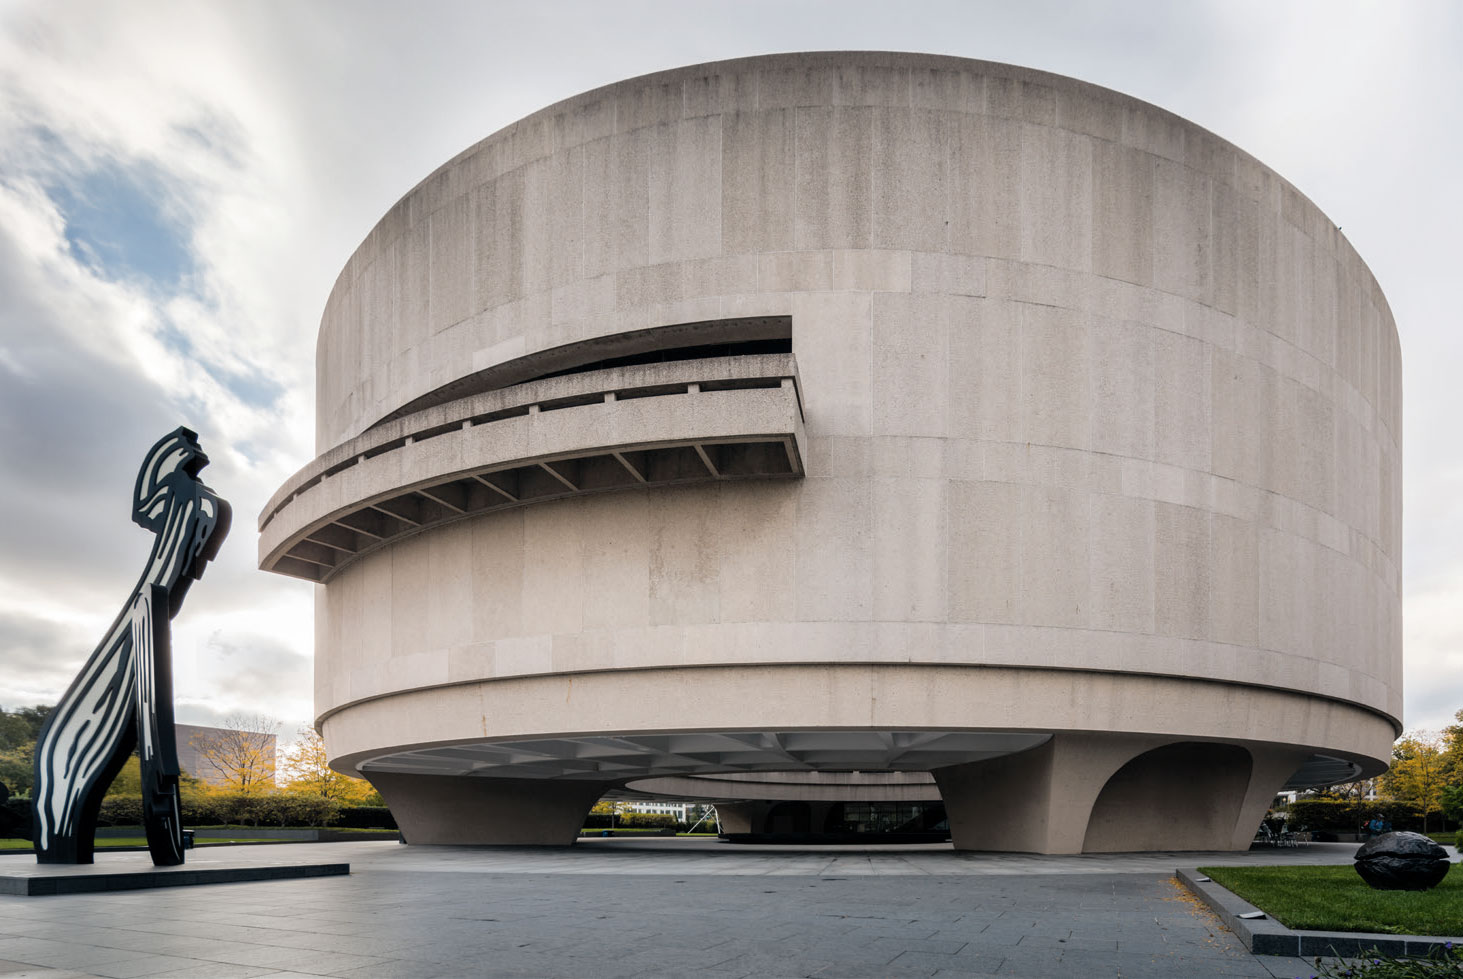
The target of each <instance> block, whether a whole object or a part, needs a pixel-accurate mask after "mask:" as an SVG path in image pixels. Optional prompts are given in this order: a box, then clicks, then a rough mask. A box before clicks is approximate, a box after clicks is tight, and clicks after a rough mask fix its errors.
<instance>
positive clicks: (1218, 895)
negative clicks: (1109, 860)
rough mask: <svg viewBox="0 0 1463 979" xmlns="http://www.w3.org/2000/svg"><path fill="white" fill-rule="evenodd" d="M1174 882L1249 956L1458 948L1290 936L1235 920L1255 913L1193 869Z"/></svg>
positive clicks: (1260, 923) (1399, 939) (1352, 935)
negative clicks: (1208, 910) (1234, 937)
mask: <svg viewBox="0 0 1463 979" xmlns="http://www.w3.org/2000/svg"><path fill="white" fill-rule="evenodd" d="M1174 874H1175V875H1176V876H1177V877H1178V879H1179V881H1180V882H1181V883H1182V884H1183V885H1184V886H1185V887H1187V888H1188V889H1189V890H1190V891H1192V892H1193V893H1194V896H1195V897H1197V898H1198V899H1199V900H1201V901H1203V902H1204V903H1205V904H1207V905H1208V906H1209V907H1210V908H1211V909H1212V910H1213V911H1214V913H1215V914H1217V915H1219V918H1220V920H1221V921H1223V922H1224V924H1225V927H1227V928H1229V930H1230V931H1233V932H1234V933H1235V934H1236V935H1238V936H1239V940H1240V941H1242V942H1244V945H1245V948H1247V949H1249V950H1250V953H1251V954H1252V955H1294V956H1300V957H1301V958H1314V957H1315V956H1317V955H1326V956H1335V957H1337V958H1348V959H1355V958H1362V957H1363V956H1365V955H1366V953H1367V952H1370V951H1372V950H1373V949H1376V950H1377V951H1379V952H1382V953H1384V954H1386V955H1394V956H1396V955H1410V956H1414V957H1421V956H1425V955H1427V954H1429V953H1430V952H1431V951H1432V950H1433V949H1434V948H1438V947H1439V946H1441V945H1443V944H1444V943H1445V942H1452V943H1454V944H1459V943H1463V938H1450V937H1446V936H1437V935H1431V936H1429V935H1386V934H1381V933H1378V932H1367V931H1293V930H1291V929H1289V928H1287V927H1285V926H1284V925H1282V924H1281V923H1280V922H1278V921H1276V920H1275V919H1274V918H1271V917H1269V916H1268V915H1267V916H1266V917H1264V918H1241V917H1239V916H1240V915H1241V914H1246V913H1248V912H1251V911H1258V910H1260V909H1259V908H1257V907H1255V906H1254V905H1253V904H1251V903H1250V902H1248V901H1246V900H1244V899H1243V898H1241V897H1240V896H1239V895H1237V894H1235V893H1234V892H1233V891H1230V890H1227V889H1225V888H1223V887H1220V886H1219V885H1218V884H1216V883H1215V882H1214V881H1211V880H1209V879H1208V878H1207V877H1205V876H1204V875H1203V874H1201V873H1199V871H1198V870H1176V871H1174Z"/></svg>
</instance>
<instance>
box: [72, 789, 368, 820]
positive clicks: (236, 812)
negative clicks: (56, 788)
mask: <svg viewBox="0 0 1463 979" xmlns="http://www.w3.org/2000/svg"><path fill="white" fill-rule="evenodd" d="M340 808H341V807H340V804H339V803H338V802H335V801H333V800H330V799H322V798H321V797H320V796H318V795H316V796H311V795H304V794H300V793H293V792H270V793H260V794H246V793H243V792H219V793H209V794H208V795H199V796H190V797H189V798H185V799H184V800H183V825H184V826H211V825H215V824H218V823H223V824H226V825H230V826H329V825H331V824H332V823H334V822H335V820H336V817H337V816H338V815H339V813H340ZM97 823H98V825H101V826H139V825H141V824H142V797H141V796H110V797H108V798H106V799H103V800H102V808H101V811H100V812H99V813H98V814H97Z"/></svg>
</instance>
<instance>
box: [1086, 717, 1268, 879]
mask: <svg viewBox="0 0 1463 979" xmlns="http://www.w3.org/2000/svg"><path fill="white" fill-rule="evenodd" d="M1251 767H1252V766H1251V761H1250V753H1249V751H1247V750H1246V749H1244V748H1242V747H1240V746H1239V745H1234V744H1223V743H1218V742H1198V741H1183V742H1179V743H1176V744H1167V745H1163V746H1161V747H1158V748H1153V749H1151V750H1149V751H1145V752H1143V753H1142V754H1140V755H1138V756H1136V757H1134V758H1132V759H1130V760H1129V761H1128V762H1127V763H1125V764H1124V765H1123V766H1122V767H1121V768H1120V769H1118V770H1117V771H1116V772H1115V773H1113V775H1112V777H1111V778H1109V779H1108V780H1107V784H1106V785H1104V786H1103V787H1102V791H1101V792H1100V793H1099V794H1098V796H1097V799H1096V800H1095V801H1094V803H1093V805H1092V812H1091V814H1090V815H1089V816H1088V818H1087V831H1086V833H1085V834H1084V836H1083V841H1082V852H1084V853H1129V852H1132V851H1135V850H1228V849H1230V847H1231V846H1232V844H1233V840H1234V828H1235V826H1236V825H1237V824H1238V821H1239V812H1240V806H1241V804H1242V803H1243V802H1244V799H1245V794H1246V792H1247V791H1248V789H1249V786H1250V775H1251ZM1292 771H1294V769H1292ZM1287 774H1289V773H1287ZM1248 842H1249V841H1248V840H1246V845H1248Z"/></svg>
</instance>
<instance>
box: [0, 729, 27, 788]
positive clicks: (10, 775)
mask: <svg viewBox="0 0 1463 979" xmlns="http://www.w3.org/2000/svg"><path fill="white" fill-rule="evenodd" d="M35 751H36V743H35V742H34V741H30V742H27V743H26V744H22V745H18V746H16V747H14V748H7V749H5V750H3V751H0V782H4V783H5V787H6V788H7V789H9V790H10V793H11V794H12V795H28V794H29V793H30V787H31V783H32V782H33V781H34V780H35Z"/></svg>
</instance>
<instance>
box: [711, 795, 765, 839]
mask: <svg viewBox="0 0 1463 979" xmlns="http://www.w3.org/2000/svg"><path fill="white" fill-rule="evenodd" d="M771 808H772V803H770V802H718V803H717V804H716V817H717V822H718V824H719V825H720V826H721V831H722V832H723V833H761V832H763V828H764V825H765V824H766V821H767V810H768V809H771Z"/></svg>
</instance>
